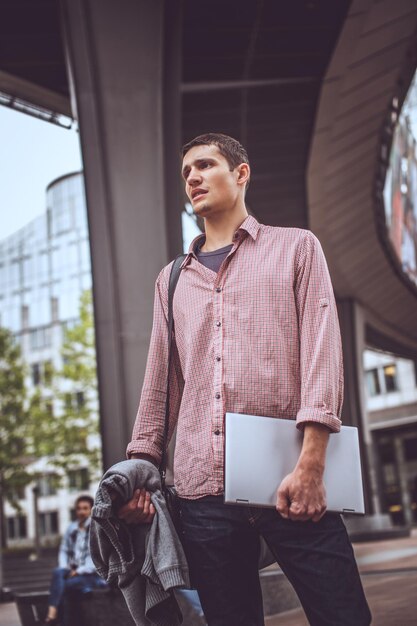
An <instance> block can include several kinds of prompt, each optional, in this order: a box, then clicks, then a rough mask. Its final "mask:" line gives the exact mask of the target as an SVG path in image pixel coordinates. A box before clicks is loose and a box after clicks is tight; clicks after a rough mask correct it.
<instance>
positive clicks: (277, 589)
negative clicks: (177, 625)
mask: <svg viewBox="0 0 417 626" xmlns="http://www.w3.org/2000/svg"><path fill="white" fill-rule="evenodd" d="M260 580H261V587H262V595H263V600H264V612H265V615H266V616H267V615H275V614H277V613H281V612H282V611H288V610H289V609H293V608H296V607H298V606H299V605H300V604H299V600H298V598H297V596H296V594H295V592H294V590H293V588H292V587H291V585H290V583H289V582H288V580H287V579H286V577H285V576H284V575H283V574H282V572H281V570H279V569H278V568H277V567H274V566H272V567H271V568H268V569H265V570H263V571H262V572H261V575H260ZM48 596H49V593H48V592H46V591H45V592H24V593H16V594H15V602H16V605H17V610H18V613H19V617H20V620H21V622H22V626H39V622H42V620H43V619H44V618H45V616H46V611H47V605H48ZM176 597H177V600H178V604H179V606H180V609H181V612H182V614H183V619H184V621H183V626H203V625H204V624H206V622H205V620H204V619H202V618H200V617H198V616H197V615H196V613H195V612H194V610H193V609H192V607H191V606H190V605H189V604H188V603H187V602H186V601H185V600H184V599H183V598H182V597H181V596H180V595H177V596H176ZM71 618H72V626H115V624H123V626H135V625H134V622H133V619H132V617H131V616H130V613H129V611H128V609H127V606H126V603H125V601H124V598H123V595H122V593H121V592H120V591H119V590H118V589H94V590H93V591H92V592H91V593H89V594H87V595H86V596H82V595H80V596H79V599H78V601H77V603H76V604H75V603H74V606H73V615H72V616H71Z"/></svg>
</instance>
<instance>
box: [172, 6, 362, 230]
mask: <svg viewBox="0 0 417 626" xmlns="http://www.w3.org/2000/svg"><path fill="white" fill-rule="evenodd" d="M349 5H350V2H349V1H347V0H343V1H341V2H333V1H332V0H325V1H320V2H316V1H313V0H312V1H308V0H296V1H295V2H291V3H289V2H283V1H278V2H277V1H274V0H264V1H262V0H258V1H255V0H253V1H251V2H244V3H242V2H237V1H235V0H232V1H229V2H223V1H222V0H214V1H213V2H210V3H209V4H207V5H206V4H198V5H197V4H196V3H195V2H193V0H185V2H184V20H183V81H184V84H183V138H184V141H187V140H189V139H190V138H192V137H194V136H195V135H198V134H200V133H203V132H209V131H214V132H216V131H217V132H224V133H227V134H230V135H232V136H234V137H237V138H238V139H240V140H241V141H242V142H243V143H244V144H245V146H246V147H247V149H248V152H249V157H250V159H251V164H252V170H253V175H252V181H251V186H250V189H249V191H248V203H249V205H250V208H251V209H252V210H253V212H254V214H255V215H256V216H257V217H258V218H259V219H260V220H261V221H264V222H266V223H268V224H273V225H290V226H299V227H306V226H308V214H307V203H306V187H305V171H306V165H307V157H308V151H309V145H310V138H311V132H312V129H313V124H314V115H315V109H316V103H317V98H318V95H319V90H320V83H321V80H322V78H323V75H324V73H325V71H326V68H327V65H328V63H329V59H330V57H331V54H332V52H333V49H334V46H335V44H336V41H337V39H338V36H339V32H340V30H341V28H342V25H343V21H344V19H345V16H346V13H347V10H348V8H349Z"/></svg>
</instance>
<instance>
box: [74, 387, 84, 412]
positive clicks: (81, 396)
mask: <svg viewBox="0 0 417 626" xmlns="http://www.w3.org/2000/svg"><path fill="white" fill-rule="evenodd" d="M75 397H76V402H77V409H78V410H79V411H80V410H81V409H82V408H83V406H84V404H85V400H84V392H83V391H77V393H76V394H75Z"/></svg>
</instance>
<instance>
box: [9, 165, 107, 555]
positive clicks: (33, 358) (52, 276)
mask: <svg viewBox="0 0 417 626" xmlns="http://www.w3.org/2000/svg"><path fill="white" fill-rule="evenodd" d="M46 207H47V208H46V212H45V214H44V215H41V216H40V217H37V218H35V219H34V220H32V221H31V222H30V223H29V224H27V225H26V226H24V227H23V228H21V229H20V230H18V231H17V232H16V233H14V234H12V235H10V236H9V237H7V238H6V239H4V240H3V241H0V324H1V325H2V326H3V327H5V328H8V329H10V330H11V331H12V332H13V334H14V336H15V338H16V340H17V341H18V342H19V344H20V346H21V350H22V356H23V359H24V361H25V362H26V364H27V365H28V376H27V380H26V385H27V388H28V391H29V394H30V392H31V391H34V390H35V389H36V387H37V386H38V385H42V381H43V377H44V375H45V372H46V368H47V365H48V364H49V363H52V364H53V365H54V366H55V367H56V368H57V369H60V368H61V366H62V362H61V346H62V341H63V336H64V329H65V328H66V327H68V326H70V325H73V324H74V323H76V322H77V320H78V316H79V303H80V296H81V293H82V292H83V291H84V290H85V289H90V288H91V285H92V276H91V266H90V252H89V238H88V225H87V211H86V201H85V193H84V179H83V174H82V172H76V173H72V174H68V175H66V176H62V177H60V178H58V179H56V180H54V181H53V182H51V184H50V185H49V186H48V188H47V190H46ZM74 391H75V392H76V390H74ZM93 402H94V403H95V407H97V398H96V397H95V399H94V400H93ZM93 406H94V404H93ZM97 445H100V442H99V440H98V438H97ZM36 470H37V471H39V472H41V473H42V474H43V478H42V479H41V480H40V481H39V483H40V484H39V485H38V486H39V487H40V489H39V494H40V497H39V516H40V533H41V536H43V538H44V541H45V542H48V540H53V538H54V537H56V535H58V534H60V533H62V532H63V531H64V530H65V528H66V526H67V524H68V522H69V520H70V517H71V512H72V511H71V510H72V507H73V501H74V499H75V497H76V495H77V494H78V493H79V492H80V491H83V492H90V493H94V486H95V485H94V484H93V481H94V482H95V479H96V478H97V477H92V476H89V475H88V469H87V468H83V467H80V468H74V471H73V473H72V474H73V475H71V476H69V477H67V478H68V480H67V484H66V486H65V488H56V487H55V486H54V485H53V481H51V480H50V478H51V476H52V474H51V468H50V467H48V463H47V459H39V460H38V461H36ZM45 485H49V487H48V488H45ZM75 485H76V487H77V488H75V487H74V486H75ZM32 487H33V485H30V486H29V487H27V488H26V489H25V490H24V492H23V493H21V494H19V495H20V498H21V500H20V505H21V508H22V514H21V515H20V516H18V515H17V513H16V511H15V510H14V509H13V508H12V507H10V506H8V505H7V506H6V517H7V531H8V540H9V543H10V544H11V545H13V544H14V543H19V544H22V543H30V542H32V541H33V538H34V533H35V523H34V516H33V491H32Z"/></svg>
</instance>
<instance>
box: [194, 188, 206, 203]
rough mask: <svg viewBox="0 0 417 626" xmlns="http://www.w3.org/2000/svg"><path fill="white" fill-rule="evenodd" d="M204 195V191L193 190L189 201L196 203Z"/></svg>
mask: <svg viewBox="0 0 417 626" xmlns="http://www.w3.org/2000/svg"><path fill="white" fill-rule="evenodd" d="M206 193H207V191H206V190H205V189H194V191H193V192H192V193H191V199H192V201H193V202H196V201H197V200H199V199H200V198H202V197H203V196H205V195H206Z"/></svg>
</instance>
